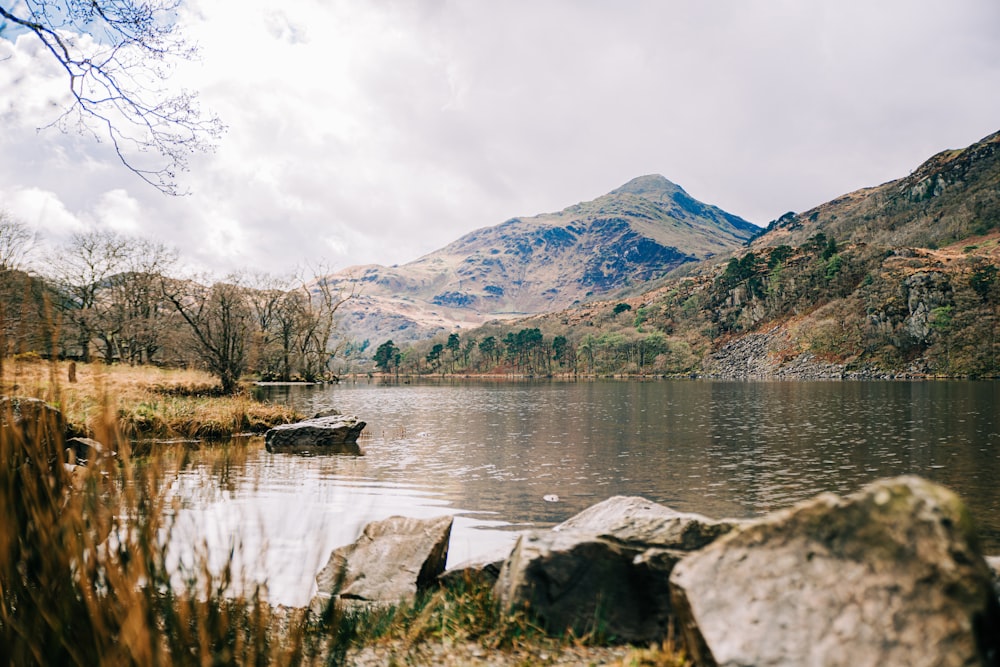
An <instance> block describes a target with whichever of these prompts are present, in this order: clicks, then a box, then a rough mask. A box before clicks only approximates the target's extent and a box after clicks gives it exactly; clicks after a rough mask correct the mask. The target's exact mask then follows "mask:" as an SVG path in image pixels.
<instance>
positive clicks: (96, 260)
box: [47, 231, 130, 361]
mask: <svg viewBox="0 0 1000 667" xmlns="http://www.w3.org/2000/svg"><path fill="white" fill-rule="evenodd" d="M129 245H130V244H129V239H128V238H127V237H124V236H122V235H120V234H117V233H115V232H110V231H94V232H86V233H78V234H74V235H73V236H72V237H71V238H70V240H69V242H68V243H67V244H66V245H64V246H63V247H62V248H60V249H59V250H57V251H56V252H55V253H54V254H53V255H52V256H51V258H50V259H49V261H48V262H47V273H48V274H49V276H50V278H51V279H52V280H53V289H54V296H53V304H54V305H55V306H56V308H57V309H58V310H59V311H61V312H62V313H63V321H64V323H65V324H66V325H68V326H69V327H71V332H70V334H69V335H71V336H73V337H74V338H75V340H76V345H77V348H78V349H77V350H76V354H75V355H73V356H79V357H80V358H81V359H82V360H83V361H90V348H91V344H92V343H93V342H94V339H95V338H99V339H100V340H102V341H103V342H104V343H105V348H106V349H105V358H107V359H109V360H111V359H113V358H114V342H113V341H114V336H115V335H117V333H118V331H117V329H116V326H117V325H116V323H114V322H113V321H112V320H110V319H109V318H107V317H105V313H103V312H102V308H106V307H107V300H104V301H103V302H102V301H101V299H100V297H101V294H102V291H104V290H106V289H107V288H108V287H109V285H110V280H111V279H112V277H113V276H114V275H115V274H117V273H120V272H121V271H124V270H125V267H126V264H125V260H126V259H127V257H128V253H129V249H130V248H129Z"/></svg>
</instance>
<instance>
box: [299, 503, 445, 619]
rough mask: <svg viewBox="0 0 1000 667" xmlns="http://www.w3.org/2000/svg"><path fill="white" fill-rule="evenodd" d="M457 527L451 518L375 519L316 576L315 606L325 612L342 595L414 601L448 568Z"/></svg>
mask: <svg viewBox="0 0 1000 667" xmlns="http://www.w3.org/2000/svg"><path fill="white" fill-rule="evenodd" d="M451 525H452V517H451V516H441V517H436V518H434V519H413V518H408V517H401V516H393V517H389V518H388V519H384V520H382V521H373V522H371V523H369V524H368V525H367V526H365V528H364V530H363V531H362V532H361V536H360V537H358V539H357V540H356V541H355V542H354V543H353V544H350V545H348V546H346V547H341V548H339V549H335V550H334V551H333V553H332V554H330V560H329V562H327V564H326V567H324V568H323V569H322V570H320V572H319V574H317V575H316V587H317V592H316V595H315V597H313V599H312V601H311V602H310V605H309V607H310V609H311V610H312V611H313V612H314V613H317V614H319V613H322V612H323V610H324V609H325V608H326V607H327V606H328V605H329V603H330V602H331V600H333V599H336V598H339V599H342V600H354V601H361V602H368V603H378V604H398V603H400V602H404V601H409V600H413V599H414V598H415V597H416V595H417V593H418V592H420V591H423V590H426V589H428V588H430V587H432V586H434V585H436V584H437V577H438V575H440V574H441V573H442V572H444V566H445V563H446V562H447V560H448V540H449V538H450V537H451Z"/></svg>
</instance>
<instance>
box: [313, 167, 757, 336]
mask: <svg viewBox="0 0 1000 667" xmlns="http://www.w3.org/2000/svg"><path fill="white" fill-rule="evenodd" d="M759 232H760V228H759V227H757V226H756V225H754V224H752V223H750V222H747V221H746V220H743V219H742V218H739V217H737V216H735V215H731V214H729V213H726V212H725V211H722V210H721V209H719V208H717V207H715V206H710V205H708V204H704V203H702V202H700V201H698V200H696V199H694V198H693V197H691V196H690V195H689V194H688V193H687V192H685V191H684V189H683V188H681V187H680V186H678V185H676V184H674V183H672V182H670V181H669V180H667V179H666V178H664V177H663V176H659V175H650V176H641V177H639V178H636V179H633V180H631V181H629V182H628V183H626V184H625V185H623V186H622V187H620V188H618V189H616V190H613V191H611V192H610V193H608V194H606V195H603V196H601V197H598V198H597V199H594V200H592V201H588V202H583V203H580V204H576V205H573V206H570V207H568V208H566V209H564V210H562V211H559V212H558V213H548V214H543V215H536V216H533V217H524V218H512V219H510V220H507V221H506V222H504V223H502V224H500V225H496V226H493V227H486V228H482V229H478V230H476V231H473V232H471V233H469V234H466V235H465V236H463V237H461V238H459V239H458V240H456V241H454V242H453V243H450V244H449V245H447V246H445V247H444V248H441V249H440V250H436V251H434V252H432V253H430V254H428V255H425V256H423V257H421V258H419V259H417V260H415V261H413V262H410V263H407V264H403V265H399V266H393V267H384V266H377V265H368V266H354V267H350V268H348V269H346V270H344V271H342V272H339V273H338V274H335V275H334V276H331V277H330V278H329V279H331V280H334V281H338V282H341V283H343V284H345V285H346V284H347V283H348V282H351V281H353V283H354V284H355V285H357V289H358V290H359V291H360V296H359V297H357V298H355V299H353V300H352V302H351V303H350V312H348V313H347V314H346V317H345V318H344V320H343V321H342V325H341V326H342V327H343V328H344V330H345V331H346V332H347V333H348V334H349V335H351V336H352V337H354V338H355V339H369V340H371V341H383V340H386V339H388V338H392V339H393V340H394V341H395V342H397V343H399V342H403V341H407V340H416V339H419V338H425V337H428V336H429V335H433V334H434V333H437V332H440V331H445V330H451V329H454V328H456V327H469V326H476V325H478V324H481V323H483V322H485V321H487V320H492V319H497V318H511V317H516V316H523V315H527V314H533V313H541V312H550V311H553V310H560V309H564V308H567V307H569V306H571V305H573V304H574V303H578V302H581V301H584V300H587V299H591V298H595V297H599V296H600V295H604V294H608V293H610V292H613V291H616V290H619V289H621V288H623V287H627V286H629V285H640V284H642V283H644V282H646V281H648V280H650V279H653V278H657V277H660V276H662V275H664V274H665V273H667V272H669V271H670V270H672V269H674V268H676V267H678V266H680V265H682V264H685V263H689V262H697V261H700V260H704V259H707V258H710V257H713V256H716V255H718V254H723V253H728V252H730V251H731V250H733V249H734V248H738V247H740V246H741V245H743V244H744V243H745V242H746V241H747V240H749V239H750V238H752V237H753V236H754V234H756V233H759Z"/></svg>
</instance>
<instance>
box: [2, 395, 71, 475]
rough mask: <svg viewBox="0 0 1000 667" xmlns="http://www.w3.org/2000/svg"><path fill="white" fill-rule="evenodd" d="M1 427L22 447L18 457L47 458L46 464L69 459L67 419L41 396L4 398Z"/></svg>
mask: <svg viewBox="0 0 1000 667" xmlns="http://www.w3.org/2000/svg"><path fill="white" fill-rule="evenodd" d="M0 428H2V429H3V430H4V431H6V432H7V435H6V437H10V438H12V442H13V443H20V444H22V445H25V446H24V447H23V448H21V447H18V455H17V456H18V458H19V459H20V457H22V456H24V457H29V458H31V457H34V458H43V459H45V465H47V466H50V467H55V466H60V465H61V464H63V463H65V462H66V454H65V451H64V450H65V442H66V429H67V423H66V418H65V417H64V416H63V414H62V411H60V410H59V409H58V408H56V407H53V406H51V405H49V404H48V403H46V402H45V401H43V400H41V399H38V398H28V397H23V396H3V397H0Z"/></svg>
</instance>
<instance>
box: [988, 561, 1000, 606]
mask: <svg viewBox="0 0 1000 667" xmlns="http://www.w3.org/2000/svg"><path fill="white" fill-rule="evenodd" d="M986 564H987V565H989V567H990V570H991V571H992V572H993V589H994V590H995V591H996V594H997V597H998V598H1000V556H987V557H986Z"/></svg>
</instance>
